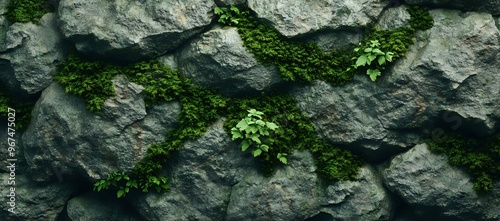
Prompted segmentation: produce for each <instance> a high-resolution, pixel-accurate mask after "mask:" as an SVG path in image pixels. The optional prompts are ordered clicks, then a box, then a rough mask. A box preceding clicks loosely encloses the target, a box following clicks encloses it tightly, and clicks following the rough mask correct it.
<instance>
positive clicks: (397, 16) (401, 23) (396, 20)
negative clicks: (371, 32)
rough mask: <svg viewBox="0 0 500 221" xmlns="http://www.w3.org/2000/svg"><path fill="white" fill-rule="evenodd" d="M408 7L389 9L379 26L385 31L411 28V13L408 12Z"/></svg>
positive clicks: (383, 14)
mask: <svg viewBox="0 0 500 221" xmlns="http://www.w3.org/2000/svg"><path fill="white" fill-rule="evenodd" d="M406 9H407V6H405V5H401V6H399V7H392V8H387V9H386V10H385V11H384V12H383V13H382V16H381V17H380V19H379V20H378V23H377V24H378V26H379V27H380V28H382V29H384V30H390V29H396V28H400V27H405V26H410V17H411V16H410V13H408V12H407V11H406Z"/></svg>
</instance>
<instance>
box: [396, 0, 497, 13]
mask: <svg viewBox="0 0 500 221" xmlns="http://www.w3.org/2000/svg"><path fill="white" fill-rule="evenodd" d="M405 2H406V3H407V4H409V5H426V6H434V7H441V8H451V9H459V10H463V11H483V12H488V13H491V14H493V15H500V1H498V0H481V1H478V0H476V1H471V0H453V1H450V0H406V1H405Z"/></svg>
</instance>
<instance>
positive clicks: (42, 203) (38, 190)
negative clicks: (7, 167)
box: [0, 173, 75, 221]
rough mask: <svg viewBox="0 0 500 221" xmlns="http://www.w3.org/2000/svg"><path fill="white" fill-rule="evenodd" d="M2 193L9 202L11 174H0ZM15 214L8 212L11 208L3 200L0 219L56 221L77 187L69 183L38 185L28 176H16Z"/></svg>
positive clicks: (10, 220)
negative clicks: (8, 183) (8, 180)
mask: <svg viewBox="0 0 500 221" xmlns="http://www.w3.org/2000/svg"><path fill="white" fill-rule="evenodd" d="M0 179H1V182H0V193H1V194H2V198H3V199H6V200H9V198H10V197H9V198H7V195H9V194H11V193H10V188H11V187H12V186H11V185H7V179H9V174H6V173H2V174H0ZM15 182H16V183H15V187H14V188H15V192H14V193H15V210H14V211H15V213H11V212H9V211H8V209H9V208H10V206H9V205H8V204H7V202H6V201H4V200H3V199H2V203H1V204H0V209H1V210H0V217H2V220H8V221H25V220H30V221H47V220H56V219H57V217H58V216H59V214H60V213H61V212H62V211H63V209H64V205H65V204H66V202H67V201H68V199H69V197H70V195H71V193H72V192H73V190H74V189H75V185H73V184H71V183H69V182H62V183H58V182H56V183H45V184H36V183H33V182H32V181H31V180H29V178H28V176H24V175H19V174H16V178H15Z"/></svg>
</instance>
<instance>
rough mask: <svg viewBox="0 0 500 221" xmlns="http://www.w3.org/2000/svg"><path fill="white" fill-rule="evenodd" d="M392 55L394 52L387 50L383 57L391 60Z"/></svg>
mask: <svg viewBox="0 0 500 221" xmlns="http://www.w3.org/2000/svg"><path fill="white" fill-rule="evenodd" d="M393 55H394V53H392V52H390V51H389V52H387V53H385V59H386V60H387V61H389V62H392V56H393Z"/></svg>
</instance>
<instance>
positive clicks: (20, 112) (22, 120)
mask: <svg viewBox="0 0 500 221" xmlns="http://www.w3.org/2000/svg"><path fill="white" fill-rule="evenodd" d="M34 106H35V104H34V103H33V102H17V101H15V100H13V99H11V98H9V96H7V93H5V92H4V91H3V90H1V89H0V120H7V117H8V108H9V107H10V108H12V109H14V110H16V116H15V117H16V121H15V123H16V126H15V128H16V129H23V128H25V127H26V126H28V123H29V121H30V120H31V111H32V110H33V107H34ZM2 122H3V121H2Z"/></svg>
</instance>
